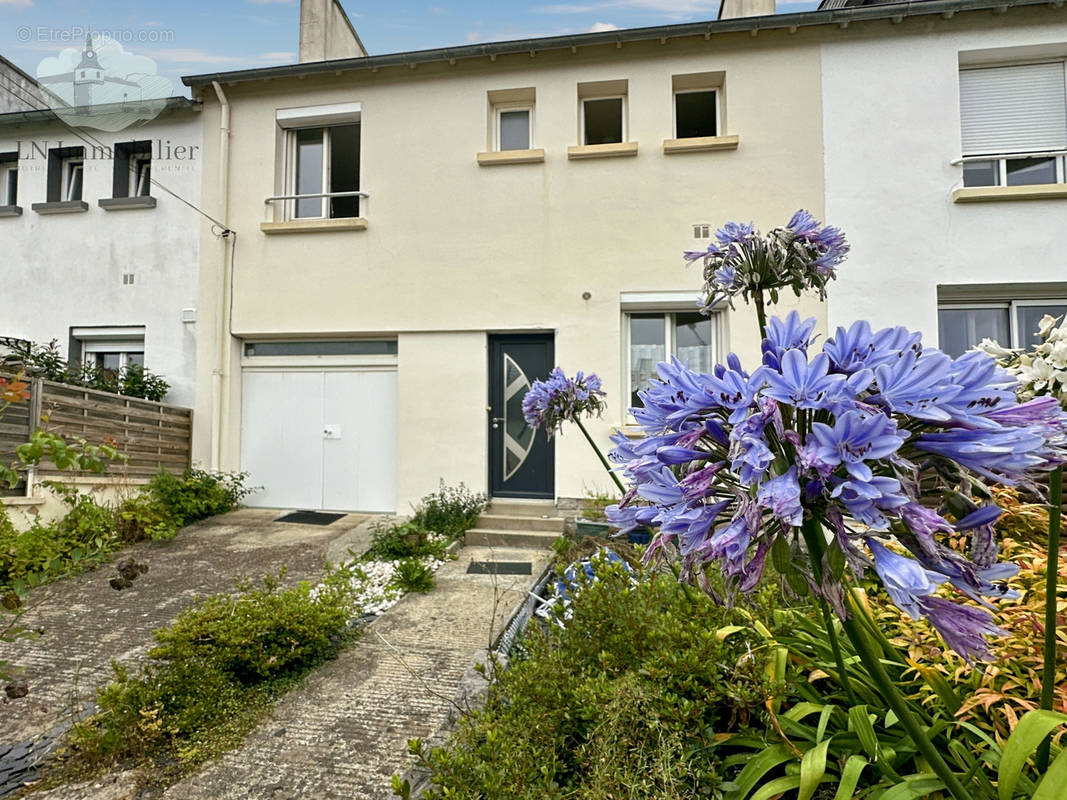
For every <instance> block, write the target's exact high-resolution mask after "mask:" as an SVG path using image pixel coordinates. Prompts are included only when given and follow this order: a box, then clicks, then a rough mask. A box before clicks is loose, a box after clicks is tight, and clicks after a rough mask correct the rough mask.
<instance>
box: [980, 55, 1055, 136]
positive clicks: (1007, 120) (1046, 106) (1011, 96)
mask: <svg viewBox="0 0 1067 800" xmlns="http://www.w3.org/2000/svg"><path fill="white" fill-rule="evenodd" d="M960 118H961V125H962V129H963V154H964V155H983V154H986V153H988V154H991V155H992V154H1008V153H1037V152H1044V151H1048V150H1064V149H1067V91H1065V86H1064V64H1063V62H1062V61H1061V62H1058V63H1052V64H1020V65H1017V66H1010V67H983V68H981V69H965V70H960Z"/></svg>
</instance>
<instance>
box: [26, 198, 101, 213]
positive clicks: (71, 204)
mask: <svg viewBox="0 0 1067 800" xmlns="http://www.w3.org/2000/svg"><path fill="white" fill-rule="evenodd" d="M30 208H32V209H33V210H34V211H36V212H37V213H38V214H80V213H82V212H84V211H88V210H89V204H88V203H86V202H85V201H84V200H61V201H58V202H48V203H34V204H33V205H31V206H30Z"/></svg>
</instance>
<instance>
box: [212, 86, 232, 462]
mask: <svg viewBox="0 0 1067 800" xmlns="http://www.w3.org/2000/svg"><path fill="white" fill-rule="evenodd" d="M211 86H212V88H214V90H215V95H216V96H217V97H218V99H219V105H220V106H221V110H222V117H221V120H220V122H219V203H220V204H221V206H222V214H220V216H221V218H222V221H223V222H224V223H227V222H228V220H227V217H228V216H229V210H230V103H229V101H228V100H227V99H226V95H225V93H223V91H222V87H221V86H220V85H219V82H218V81H212V82H211ZM230 235H231V232H230V230H229V228H228V227H227V228H226V229H224V230H223V231H222V233H221V244H222V270H221V273H222V274H221V280H220V281H219V305H218V308H217V310H216V314H215V320H216V332H217V337H218V351H217V353H216V355H215V368H214V369H213V370H212V371H211V469H213V470H217V469H219V465H220V463H221V461H222V423H223V413H224V410H225V406H226V403H224V402H223V395H224V394H228V392H227V391H226V385H225V378H226V377H227V375H228V373H229V354H230V271H231V268H232V264H231V262H230V256H229V252H232V251H231V247H230V241H229V237H230ZM227 399H228V398H227Z"/></svg>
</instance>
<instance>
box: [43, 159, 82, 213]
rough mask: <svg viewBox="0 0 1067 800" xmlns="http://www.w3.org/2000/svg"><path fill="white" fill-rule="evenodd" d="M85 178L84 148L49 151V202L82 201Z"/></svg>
mask: <svg viewBox="0 0 1067 800" xmlns="http://www.w3.org/2000/svg"><path fill="white" fill-rule="evenodd" d="M84 176H85V148H84V147H55V148H52V149H51V150H49V151H48V202H49V203H61V202H68V203H69V202H75V201H79V200H81V199H82V187H83V184H84Z"/></svg>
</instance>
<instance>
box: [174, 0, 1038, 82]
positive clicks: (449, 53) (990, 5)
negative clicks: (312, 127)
mask: <svg viewBox="0 0 1067 800" xmlns="http://www.w3.org/2000/svg"><path fill="white" fill-rule="evenodd" d="M855 1H856V0H824V5H825V4H827V3H848V2H855ZM863 1H864V0H859V2H863ZM1028 6H1044V7H1049V8H1051V7H1052V6H1051V5H1050V2H1049V0H913V1H912V2H878V3H875V4H870V5H858V6H853V5H849V6H847V7H841V8H829V6H827V7H826V8H823V7H821V6H820V10H817V11H805V12H800V13H795V14H775V15H768V16H762V17H737V18H734V19H725V20H712V21H708V22H689V23H684V24H677V25H657V26H654V27H648V28H628V29H624V30H615V31H602V32H598V33H579V34H571V35H568V36H548V37H543V38H537V39H517V40H514V41H507V42H489V43H486V44H477V45H464V46H460V47H444V48H437V49H432V50H414V51H410V52H402V53H388V54H385V55H380V56H362V57H359V58H342V59H337V60H334V61H311V62H306V63H302V64H286V65H284V66H278V67H260V68H256V69H242V70H232V71H230V72H211V73H204V74H201V75H187V76H185V77H183V78H182V82H183V83H185V85H186V86H192V87H197V86H204V85H206V84H209V83H211V82H212V81H219V82H220V83H226V84H235V83H243V82H246V81H262V80H270V79H275V78H292V77H305V76H310V75H320V74H324V73H331V72H339V71H341V72H343V71H355V70H374V69H381V68H382V67H392V66H412V67H414V66H415V65H417V64H428V63H433V62H441V61H448V62H454V61H458V60H462V59H480V58H487V57H493V58H495V57H496V56H499V55H510V54H521V53H532V52H545V51H549V50H564V49H569V48H574V47H589V46H595V45H606V44H619V45H621V44H623V43H627V42H643V41H654V40H657V39H658V40H666V39H676V38H681V37H686V36H709V35H712V34H719V33H734V32H738V31H763V30H781V29H787V30H791V31H792V30H795V29H797V28H802V27H814V26H819V25H831V24H848V23H851V22H859V21H864V20H880V19H897V18H903V17H921V16H932V15H945V16H949V17H950V16H952V15H953V14H956V13H959V12H968V11H982V10H993V9H996V10H997V11H1006V10H1008V9H1009V8H1021V7H1028Z"/></svg>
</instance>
